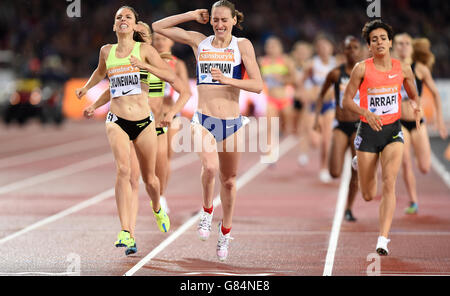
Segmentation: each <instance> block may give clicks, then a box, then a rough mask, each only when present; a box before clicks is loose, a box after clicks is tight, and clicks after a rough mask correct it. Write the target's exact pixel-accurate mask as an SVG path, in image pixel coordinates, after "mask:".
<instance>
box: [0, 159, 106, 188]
mask: <svg viewBox="0 0 450 296" xmlns="http://www.w3.org/2000/svg"><path fill="white" fill-rule="evenodd" d="M107 163H112V154H111V153H106V154H102V155H99V156H96V157H92V158H89V159H86V160H83V161H80V162H77V163H74V164H71V165H68V166H65V167H62V168H59V169H55V170H52V171H49V172H47V173H43V174H39V175H36V176H33V177H29V178H26V179H23V180H20V181H17V182H13V183H9V184H7V185H4V186H1V187H0V195H1V194H5V193H9V192H12V191H15V190H19V189H23V188H26V187H29V186H33V185H37V184H40V183H44V182H48V181H51V180H54V179H58V178H62V177H65V176H68V175H71V174H74V173H78V172H82V171H85V170H88V169H92V168H96V167H98V166H101V165H104V164H107Z"/></svg>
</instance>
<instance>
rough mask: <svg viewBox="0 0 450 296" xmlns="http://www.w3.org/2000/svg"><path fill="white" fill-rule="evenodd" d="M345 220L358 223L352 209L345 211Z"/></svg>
mask: <svg viewBox="0 0 450 296" xmlns="http://www.w3.org/2000/svg"><path fill="white" fill-rule="evenodd" d="M344 218H345V220H346V221H349V222H355V221H356V218H355V217H353V213H352V210H350V209H347V210H345V215H344Z"/></svg>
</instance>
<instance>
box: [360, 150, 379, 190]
mask: <svg viewBox="0 0 450 296" xmlns="http://www.w3.org/2000/svg"><path fill="white" fill-rule="evenodd" d="M356 155H357V157H358V178H359V180H360V183H361V186H362V187H364V186H365V185H367V184H370V183H371V182H375V183H376V180H377V178H376V177H377V163H378V158H379V154H378V153H373V152H364V151H358V150H357V151H356Z"/></svg>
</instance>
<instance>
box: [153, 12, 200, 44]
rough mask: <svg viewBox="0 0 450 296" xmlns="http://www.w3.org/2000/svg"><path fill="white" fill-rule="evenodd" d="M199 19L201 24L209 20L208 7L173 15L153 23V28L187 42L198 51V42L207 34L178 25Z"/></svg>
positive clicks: (176, 39)
mask: <svg viewBox="0 0 450 296" xmlns="http://www.w3.org/2000/svg"><path fill="white" fill-rule="evenodd" d="M189 21H197V22H198V23H200V24H206V23H208V21H209V13H208V10H207V9H197V10H192V11H188V12H186V13H182V14H177V15H172V16H169V17H166V18H163V19H162V20H159V21H157V22H154V23H153V24H152V29H153V31H155V32H156V33H159V34H162V35H164V36H166V37H168V38H170V39H172V40H173V41H175V42H179V43H183V44H187V45H189V46H191V47H192V48H193V49H194V51H196V49H197V46H198V44H199V43H200V42H201V41H202V40H203V39H205V38H206V36H205V35H203V34H202V33H199V32H195V31H186V30H184V29H182V28H179V27H176V25H179V24H181V23H185V22H189Z"/></svg>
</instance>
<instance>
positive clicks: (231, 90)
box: [197, 85, 240, 119]
mask: <svg viewBox="0 0 450 296" xmlns="http://www.w3.org/2000/svg"><path fill="white" fill-rule="evenodd" d="M197 89H198V108H197V110H198V111H199V112H201V113H202V114H205V115H209V116H213V117H217V118H222V119H226V118H236V117H238V116H239V114H240V112H239V92H240V90H239V89H237V88H235V87H232V86H228V85H198V87H197Z"/></svg>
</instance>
